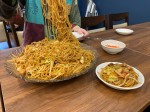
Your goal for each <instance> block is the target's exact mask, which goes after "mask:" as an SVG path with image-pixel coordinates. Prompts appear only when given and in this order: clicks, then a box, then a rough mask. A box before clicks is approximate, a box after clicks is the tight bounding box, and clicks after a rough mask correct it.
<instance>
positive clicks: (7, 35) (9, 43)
mask: <svg viewBox="0 0 150 112" xmlns="http://www.w3.org/2000/svg"><path fill="white" fill-rule="evenodd" d="M3 24H4V29H5V33H6V37H7V43H8V46H9V48H12V45H11V41H10V37H9V34H8V32H7V29H6V23H5V21H3Z"/></svg>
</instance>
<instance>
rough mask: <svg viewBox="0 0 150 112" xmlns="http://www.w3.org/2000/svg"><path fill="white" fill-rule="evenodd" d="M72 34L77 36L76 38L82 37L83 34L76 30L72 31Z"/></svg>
mask: <svg viewBox="0 0 150 112" xmlns="http://www.w3.org/2000/svg"><path fill="white" fill-rule="evenodd" d="M72 34H73V35H74V36H75V37H76V38H77V39H80V38H82V37H83V36H84V35H83V34H80V33H78V32H72Z"/></svg>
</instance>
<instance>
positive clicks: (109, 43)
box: [101, 40, 126, 54]
mask: <svg viewBox="0 0 150 112" xmlns="http://www.w3.org/2000/svg"><path fill="white" fill-rule="evenodd" d="M101 46H102V48H103V49H104V50H105V51H106V52H107V53H109V54H117V53H119V52H121V51H123V49H124V48H125V47H126V44H125V43H123V42H121V41H117V40H104V41H102V42H101Z"/></svg>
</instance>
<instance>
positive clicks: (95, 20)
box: [81, 15, 108, 33]
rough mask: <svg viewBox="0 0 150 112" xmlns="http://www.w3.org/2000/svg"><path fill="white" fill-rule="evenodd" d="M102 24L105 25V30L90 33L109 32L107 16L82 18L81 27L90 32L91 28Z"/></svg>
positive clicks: (100, 29)
mask: <svg viewBox="0 0 150 112" xmlns="http://www.w3.org/2000/svg"><path fill="white" fill-rule="evenodd" d="M100 23H103V26H104V27H103V28H98V29H95V30H91V32H90V31H89V32H90V33H93V32H98V31H104V30H107V25H108V24H107V16H106V15H99V16H92V17H82V18H81V27H82V28H84V29H86V30H88V29H89V27H92V26H97V25H99V24H100Z"/></svg>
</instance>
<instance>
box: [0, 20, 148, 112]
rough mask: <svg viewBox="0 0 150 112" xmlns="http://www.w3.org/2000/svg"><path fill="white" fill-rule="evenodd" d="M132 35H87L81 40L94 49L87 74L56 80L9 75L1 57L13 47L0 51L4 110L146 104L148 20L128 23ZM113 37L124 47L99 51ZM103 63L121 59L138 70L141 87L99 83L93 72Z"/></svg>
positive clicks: (129, 111)
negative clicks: (126, 88) (121, 87)
mask: <svg viewBox="0 0 150 112" xmlns="http://www.w3.org/2000/svg"><path fill="white" fill-rule="evenodd" d="M127 28H130V29H132V30H134V33H133V34H132V35H128V36H123V35H119V34H117V33H115V31H114V30H107V31H104V32H99V33H94V34H91V36H90V38H88V39H86V40H84V41H83V43H86V44H88V45H90V46H93V47H94V48H95V49H96V50H97V52H98V59H97V63H96V65H95V67H93V69H92V70H91V71H89V72H88V73H86V74H84V75H82V76H80V77H77V78H74V79H71V80H68V81H64V82H58V83H47V84H35V83H27V82H25V81H23V80H21V79H18V78H15V77H13V76H11V75H9V74H8V73H7V72H6V70H5V68H4V62H5V58H6V57H7V56H8V55H9V54H10V53H11V52H12V51H13V50H14V49H15V48H12V49H8V50H3V51H0V82H1V86H2V91H3V97H4V103H5V108H6V112H59V111H61V112H74V111H76V112H100V111H101V112H107V111H109V112H111V111H112V112H114V111H115V112H137V111H143V110H144V109H145V108H146V107H147V106H149V105H150V87H149V86H150V22H148V23H142V24H137V25H132V26H128V27H127ZM105 39H116V40H119V41H122V42H124V43H125V44H126V45H127V46H126V48H125V50H124V51H123V52H121V53H119V54H116V55H110V54H107V53H106V52H104V51H103V49H102V48H101V46H100V42H101V41H102V40H105ZM103 62H125V63H127V64H129V65H131V66H134V67H135V68H137V69H138V70H140V71H141V72H142V73H143V75H144V77H145V83H144V85H143V86H142V87H141V88H138V89H135V90H130V91H121V90H115V89H112V88H110V87H108V86H106V85H105V84H103V83H102V82H101V81H100V80H99V79H98V78H97V77H96V74H95V68H96V66H97V65H99V64H101V63H103Z"/></svg>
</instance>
